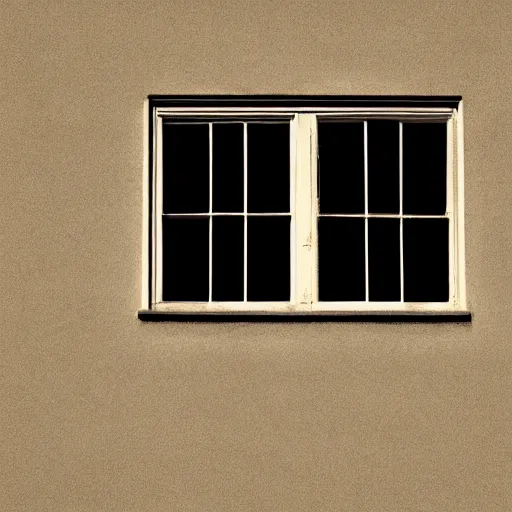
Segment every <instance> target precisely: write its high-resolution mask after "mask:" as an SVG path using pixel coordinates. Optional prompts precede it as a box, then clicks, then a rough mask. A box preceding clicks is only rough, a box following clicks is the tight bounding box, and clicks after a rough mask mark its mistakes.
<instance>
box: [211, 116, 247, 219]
mask: <svg viewBox="0 0 512 512" xmlns="http://www.w3.org/2000/svg"><path fill="white" fill-rule="evenodd" d="M212 153H213V189H212V194H213V211H214V212H243V211H244V125H243V124H242V123H236V124H221V123H213V146H212Z"/></svg>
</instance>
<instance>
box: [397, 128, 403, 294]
mask: <svg viewBox="0 0 512 512" xmlns="http://www.w3.org/2000/svg"><path fill="white" fill-rule="evenodd" d="M403 136H404V124H403V123H402V122H401V121H400V122H399V123H398V152H399V153H398V173H399V182H400V185H399V186H400V302H404V217H403V215H404V174H403V172H404V167H403V165H404V159H403V146H404V139H403Z"/></svg>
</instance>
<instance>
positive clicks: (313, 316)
mask: <svg viewBox="0 0 512 512" xmlns="http://www.w3.org/2000/svg"><path fill="white" fill-rule="evenodd" d="M137 315H138V318H139V320H141V321H143V322H264V323H265V322H272V323H275V322H283V323H284V322H286V323H288V322H361V323H365V322H371V323H471V320H472V315H471V312H470V311H422V312H418V311H336V312H334V311H329V312H325V313H321V312H283V313H276V312H264V311H250V312H248V311H241V312H229V313H226V312H207V313H193V312H184V311H153V310H147V309H143V310H139V311H138V314H137Z"/></svg>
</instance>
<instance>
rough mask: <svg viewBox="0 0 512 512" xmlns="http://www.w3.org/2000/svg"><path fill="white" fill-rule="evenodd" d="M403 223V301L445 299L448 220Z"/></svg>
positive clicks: (406, 220) (409, 220) (412, 220)
mask: <svg viewBox="0 0 512 512" xmlns="http://www.w3.org/2000/svg"><path fill="white" fill-rule="evenodd" d="M403 222H404V228H403V229H404V300H405V302H446V301H448V300H449V297H448V295H449V270H448V219H404V221H403Z"/></svg>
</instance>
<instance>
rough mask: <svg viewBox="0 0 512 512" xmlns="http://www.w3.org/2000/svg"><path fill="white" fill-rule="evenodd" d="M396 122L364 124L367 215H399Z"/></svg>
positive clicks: (397, 131)
mask: <svg viewBox="0 0 512 512" xmlns="http://www.w3.org/2000/svg"><path fill="white" fill-rule="evenodd" d="M399 128H400V126H399V122H398V121H383V120H375V121H368V211H369V212H370V213H399V212H400V140H399V138H400V135H399Z"/></svg>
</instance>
